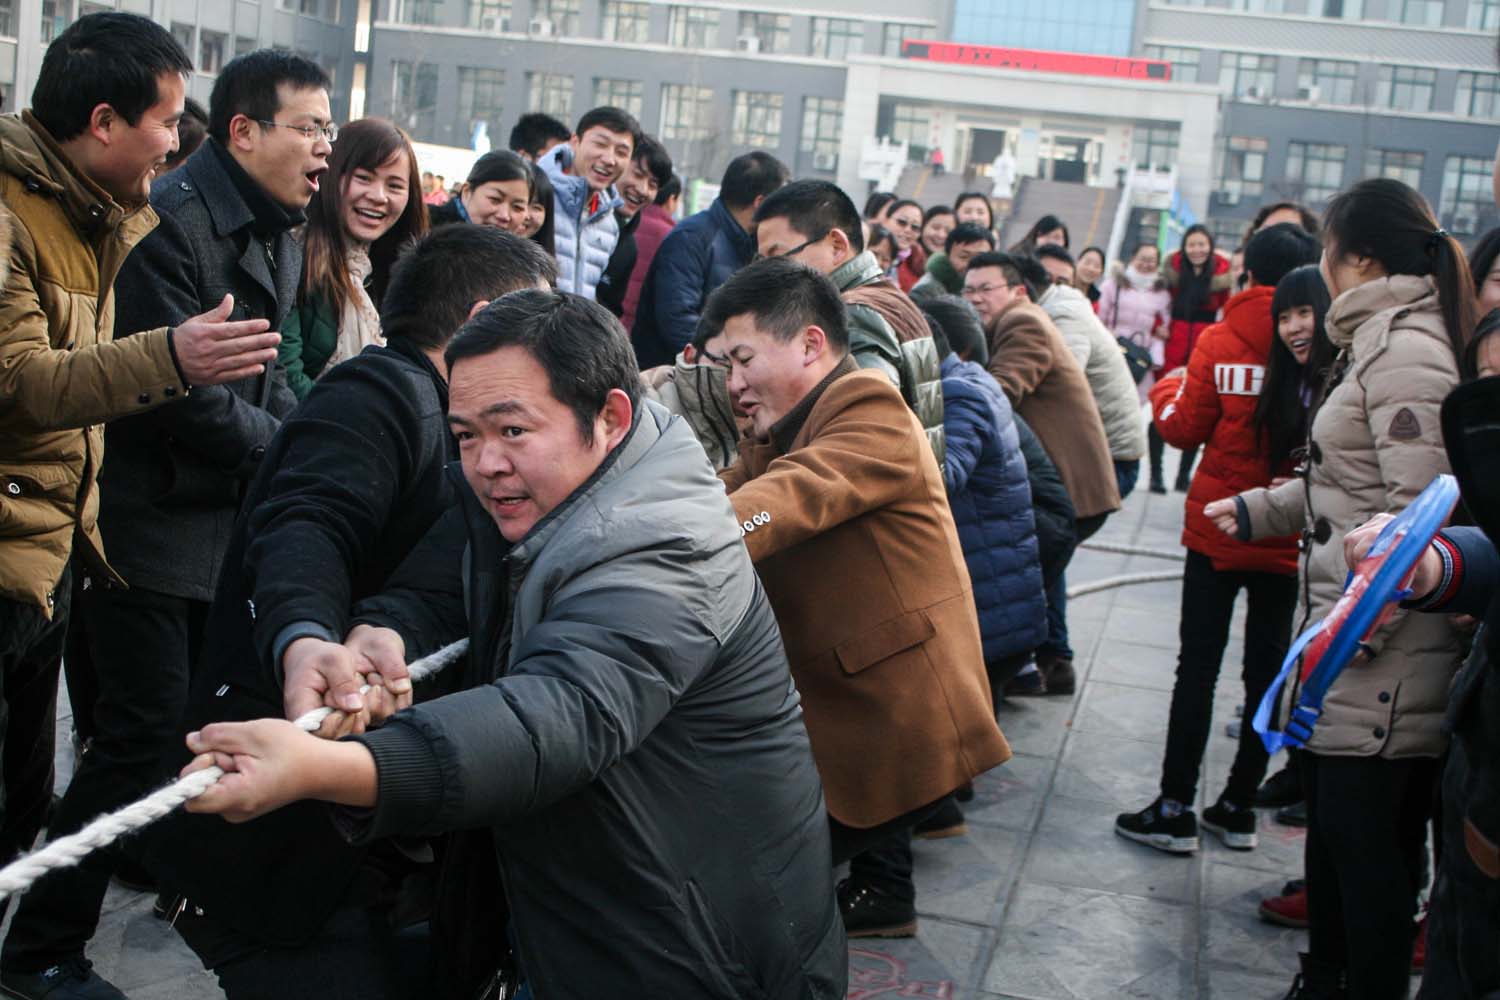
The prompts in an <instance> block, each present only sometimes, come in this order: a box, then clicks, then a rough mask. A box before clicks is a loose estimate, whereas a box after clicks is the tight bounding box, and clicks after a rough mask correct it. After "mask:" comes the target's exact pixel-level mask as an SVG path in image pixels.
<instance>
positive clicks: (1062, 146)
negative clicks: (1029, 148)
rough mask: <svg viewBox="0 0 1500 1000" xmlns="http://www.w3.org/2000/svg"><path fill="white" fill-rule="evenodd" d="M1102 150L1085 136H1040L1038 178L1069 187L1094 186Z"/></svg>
mask: <svg viewBox="0 0 1500 1000" xmlns="http://www.w3.org/2000/svg"><path fill="white" fill-rule="evenodd" d="M1102 149H1103V144H1102V143H1100V142H1098V141H1096V140H1094V139H1089V138H1086V137H1084V136H1076V135H1056V134H1053V133H1047V132H1043V133H1042V136H1041V143H1040V148H1039V149H1038V153H1039V154H1040V155H1039V156H1038V158H1037V176H1039V177H1044V178H1046V179H1048V180H1054V181H1065V182H1067V183H1070V184H1097V183H1099V159H1100V155H1101V151H1102Z"/></svg>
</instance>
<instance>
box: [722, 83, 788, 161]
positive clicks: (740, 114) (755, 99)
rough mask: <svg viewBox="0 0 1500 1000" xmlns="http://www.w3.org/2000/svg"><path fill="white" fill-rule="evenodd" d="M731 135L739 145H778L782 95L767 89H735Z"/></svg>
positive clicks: (772, 146)
mask: <svg viewBox="0 0 1500 1000" xmlns="http://www.w3.org/2000/svg"><path fill="white" fill-rule="evenodd" d="M730 137H731V139H732V140H733V141H734V144H735V145H736V146H760V147H761V148H763V149H775V148H776V147H777V146H778V145H780V144H781V95H780V94H775V93H771V92H769V91H764V90H736V91H735V92H734V126H733V131H732V132H731V136H730Z"/></svg>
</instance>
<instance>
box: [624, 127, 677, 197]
mask: <svg viewBox="0 0 1500 1000" xmlns="http://www.w3.org/2000/svg"><path fill="white" fill-rule="evenodd" d="M631 162H633V163H639V164H640V165H641V166H643V167H645V168H646V173H648V174H650V175H651V178H652V180H654V181H656V189H657V190H658V191H660V190H661V189H662V188H664V187H666V186H667V184H668V183H669V182H670V181H671V180H672V154H671V153H668V152H667V147H665V146H663V145H662V144H661V143H659V142H657V141H656V139H655V137H653V136H649V135H642V136H641V137H640V138H638V139H637V140H636V141H635V155H634V156H633V157H631Z"/></svg>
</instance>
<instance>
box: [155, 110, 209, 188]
mask: <svg viewBox="0 0 1500 1000" xmlns="http://www.w3.org/2000/svg"><path fill="white" fill-rule="evenodd" d="M207 137H208V109H207V108H205V107H204V106H203V105H201V104H199V103H198V102H197V101H195V100H193V99H192V98H191V97H189V98H187V99H185V100H184V101H183V103H182V119H181V120H180V121H178V123H177V152H175V153H168V154H167V159H166V161H165V162H164V163H163V164H162V167H161V172H162V173H167V172H168V171H171V170H175V169H177V167H179V166H181V164H182V161H183V160H186V159H187V158H188V157H189V156H192V155H193V154H194V153H195V152H197V151H198V147H199V146H201V145H203V140H204V139H206V138H207Z"/></svg>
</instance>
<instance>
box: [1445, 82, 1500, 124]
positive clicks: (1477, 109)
mask: <svg viewBox="0 0 1500 1000" xmlns="http://www.w3.org/2000/svg"><path fill="white" fill-rule="evenodd" d="M1453 111H1454V113H1455V114H1460V115H1467V116H1468V117H1470V118H1491V119H1494V118H1500V76H1497V75H1495V74H1494V73H1460V74H1458V91H1457V93H1456V94H1455V96H1454V99H1453Z"/></svg>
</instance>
